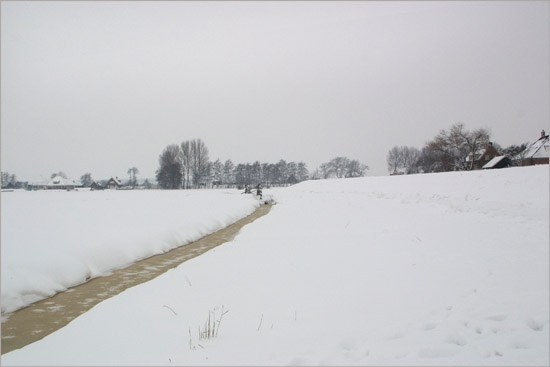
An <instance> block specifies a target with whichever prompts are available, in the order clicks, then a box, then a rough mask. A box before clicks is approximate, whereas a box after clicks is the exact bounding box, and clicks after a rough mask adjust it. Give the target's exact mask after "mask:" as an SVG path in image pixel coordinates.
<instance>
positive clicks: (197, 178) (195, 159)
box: [191, 139, 209, 187]
mask: <svg viewBox="0 0 550 367" xmlns="http://www.w3.org/2000/svg"><path fill="white" fill-rule="evenodd" d="M191 157H192V160H191V167H192V168H191V169H192V172H193V184H194V185H195V187H199V186H200V184H201V183H202V181H203V179H204V178H205V177H206V176H207V174H208V170H209V165H208V163H209V158H208V148H207V147H206V144H205V143H204V142H203V141H202V140H201V139H193V140H192V141H191Z"/></svg>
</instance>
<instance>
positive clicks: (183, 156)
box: [156, 139, 309, 189]
mask: <svg viewBox="0 0 550 367" xmlns="http://www.w3.org/2000/svg"><path fill="white" fill-rule="evenodd" d="M308 176H309V172H308V170H307V166H306V164H305V163H304V162H298V163H296V162H288V163H287V162H286V161H285V160H282V159H281V160H280V161H279V162H277V163H260V162H259V161H256V162H254V163H240V164H237V165H235V164H234V163H233V162H232V161H231V160H230V159H228V160H226V161H225V163H222V162H221V161H220V160H219V159H217V160H216V161H214V162H211V161H210V159H209V155H208V147H207V146H206V144H205V143H204V142H203V141H202V140H201V139H194V140H189V141H184V142H183V143H181V144H172V145H168V146H167V147H166V148H165V149H164V151H163V152H162V153H161V155H160V156H159V168H158V170H157V172H156V179H157V182H158V184H159V186H160V187H161V188H163V189H190V188H201V187H211V186H220V185H237V186H243V185H245V184H253V185H255V184H258V183H262V184H264V185H282V184H292V183H297V182H301V181H304V180H306V179H307V178H308Z"/></svg>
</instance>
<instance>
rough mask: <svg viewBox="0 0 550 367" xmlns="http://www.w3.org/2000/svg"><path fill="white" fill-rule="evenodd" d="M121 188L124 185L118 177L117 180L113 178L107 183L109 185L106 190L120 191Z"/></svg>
mask: <svg viewBox="0 0 550 367" xmlns="http://www.w3.org/2000/svg"><path fill="white" fill-rule="evenodd" d="M119 187H122V183H121V182H120V180H119V179H118V177H116V178H112V177H111V178H110V179H109V181H107V183H106V184H105V188H106V189H118V188H119Z"/></svg>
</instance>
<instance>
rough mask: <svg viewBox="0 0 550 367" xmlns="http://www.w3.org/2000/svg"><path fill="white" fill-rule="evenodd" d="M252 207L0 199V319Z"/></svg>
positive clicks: (170, 197)
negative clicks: (0, 213) (0, 291)
mask: <svg viewBox="0 0 550 367" xmlns="http://www.w3.org/2000/svg"><path fill="white" fill-rule="evenodd" d="M258 205H259V203H258V201H257V200H254V199H253V198H252V197H251V196H250V195H240V193H239V192H238V191H237V190H216V191H212V190H208V191H205V190H191V191H134V190H130V191H113V190H106V191H89V190H86V191H71V192H67V191H33V192H27V191H14V192H8V193H3V194H2V217H1V220H2V222H1V224H2V242H1V243H2V278H1V279H2V298H1V301H2V313H4V312H10V311H13V310H16V309H19V308H21V307H24V306H26V305H28V304H30V303H32V302H35V301H37V300H39V299H43V298H46V297H49V296H52V295H53V294H55V293H56V292H59V291H62V290H65V289H67V288H68V287H70V286H73V285H76V284H80V283H82V282H84V281H85V280H86V279H88V278H90V277H96V276H99V275H105V274H108V273H109V271H111V270H113V269H116V268H120V267H124V266H126V265H128V264H131V263H132V262H135V261H136V260H139V259H142V258H145V257H149V256H152V255H155V254H159V253H162V252H166V251H168V250H170V249H172V248H174V247H177V246H180V245H182V244H185V243H189V242H192V241H195V240H197V239H199V238H200V237H202V236H204V235H206V234H209V233H212V232H214V231H217V230H218V229H221V228H223V227H225V226H227V225H229V224H231V223H233V222H235V221H237V220H238V219H240V218H242V217H244V216H246V215H248V214H250V213H251V212H253V211H254V210H255V209H256V207H257V206H258Z"/></svg>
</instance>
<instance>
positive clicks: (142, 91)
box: [1, 1, 550, 181]
mask: <svg viewBox="0 0 550 367" xmlns="http://www.w3.org/2000/svg"><path fill="white" fill-rule="evenodd" d="M549 13H550V11H549V3H548V2H547V1H535V2H529V1H518V2H514V1H505V2H500V1H491V2H474V1H467V2H458V1H453V2H409V1H407V2H386V1H383V2H370V1H364V2H362V1H351V2H344V1H322V2H313V1H307V2H290V1H285V2H267V1H258V2H254V1H244V2H221V1H215V2H203V1H200V2H190V1H181V2H177V1H170V2H141V1H140V2H132V1H125V2H107V1H100V2H93V1H92V2H79V1H75V2H70V1H59V2H42V1H40V2H19V1H17V2H6V1H2V2H1V32H2V33H1V88H2V89H1V93H2V94H1V99H2V100H1V103H2V105H1V108H2V109H1V134H2V136H1V142H2V147H1V153H2V156H1V164H2V171H9V172H10V173H15V174H16V175H17V176H18V177H19V178H20V179H22V180H31V181H33V180H38V179H40V176H43V177H44V178H49V176H50V174H51V173H52V172H54V171H59V170H62V171H64V172H66V173H67V174H68V175H69V176H70V177H71V178H79V177H80V176H81V175H82V174H84V173H86V172H91V173H92V176H93V177H94V178H96V179H102V178H108V177H110V176H119V177H126V171H127V170H128V168H130V167H133V166H136V167H137V168H138V169H139V170H140V171H141V175H140V177H143V178H144V177H154V175H155V170H156V169H157V168H158V156H159V154H160V153H161V152H162V150H163V149H164V148H165V147H166V146H167V145H169V144H174V143H180V142H182V141H184V140H189V139H193V138H201V139H202V140H203V141H205V143H206V144H207V146H208V148H209V150H210V158H211V160H215V159H216V158H220V159H221V160H222V161H225V160H226V159H229V158H230V159H232V160H233V162H234V163H244V162H253V161H256V160H259V161H261V162H273V163H275V162H277V161H278V160H279V159H285V160H287V161H304V162H306V163H307V164H308V168H309V169H310V171H312V170H313V169H315V168H316V167H317V166H318V165H319V164H321V163H323V162H326V161H328V160H330V159H331V158H333V157H335V156H347V157H349V158H353V159H358V160H359V161H361V162H362V163H365V164H367V165H369V166H370V171H369V172H368V175H371V176H373V175H385V174H387V168H386V154H387V152H388V151H389V150H390V149H391V148H392V147H393V146H395V145H408V146H415V147H417V148H422V146H423V145H424V143H425V142H426V141H428V140H430V139H432V138H433V137H434V136H435V135H436V134H437V133H438V132H439V131H440V130H441V129H447V128H449V127H450V126H451V125H452V124H454V123H455V122H463V123H464V124H465V125H466V128H467V129H475V128H479V127H487V128H489V129H490V130H491V132H492V138H493V140H494V141H496V142H498V143H499V144H501V145H502V146H508V145H511V144H520V143H523V142H527V141H533V140H535V139H537V138H538V137H539V136H540V131H541V130H542V129H546V131H550V128H549V98H550V97H549V80H550V77H549Z"/></svg>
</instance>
